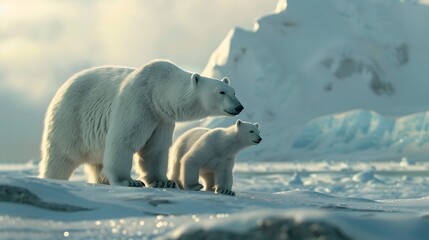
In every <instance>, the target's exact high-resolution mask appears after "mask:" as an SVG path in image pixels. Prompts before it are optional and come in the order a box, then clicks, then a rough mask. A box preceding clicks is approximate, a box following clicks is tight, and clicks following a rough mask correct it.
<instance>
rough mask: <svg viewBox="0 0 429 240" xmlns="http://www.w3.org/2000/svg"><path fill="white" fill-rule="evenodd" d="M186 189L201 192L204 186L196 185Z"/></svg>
mask: <svg viewBox="0 0 429 240" xmlns="http://www.w3.org/2000/svg"><path fill="white" fill-rule="evenodd" d="M186 189H189V190H194V191H200V190H201V189H203V185H201V184H199V183H197V184H194V185H191V186H189V187H187V188H186Z"/></svg>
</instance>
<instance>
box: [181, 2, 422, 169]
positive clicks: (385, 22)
mask: <svg viewBox="0 0 429 240" xmlns="http://www.w3.org/2000/svg"><path fill="white" fill-rule="evenodd" d="M286 6H287V8H286ZM276 12H277V13H275V14H273V15H269V16H266V17H263V18H261V19H259V20H258V21H257V23H256V24H255V28H254V30H253V31H246V30H243V29H240V28H235V29H233V30H231V32H230V33H229V34H228V35H227V36H226V38H225V39H224V41H223V42H222V43H221V44H220V45H219V47H218V49H217V50H216V51H215V52H214V53H213V54H212V56H211V58H210V60H209V62H208V64H207V66H206V68H205V71H204V73H205V74H208V75H210V76H215V77H221V76H229V77H230V78H231V80H232V85H233V86H234V87H235V88H236V90H237V96H238V97H239V98H240V99H241V100H242V102H243V105H244V107H245V111H243V113H242V114H240V116H239V117H240V118H242V119H244V120H249V121H259V122H260V123H261V126H262V134H263V135H265V137H264V142H263V144H262V145H260V146H259V148H254V149H249V150H246V151H247V152H248V153H243V154H242V155H240V157H239V159H240V160H245V159H249V158H252V159H255V158H257V159H258V160H259V161H270V160H276V161H277V160H284V159H285V158H284V156H287V155H288V153H290V152H296V151H295V150H297V148H298V149H303V150H305V151H306V152H305V153H303V157H305V156H306V153H307V152H308V151H309V150H314V149H315V148H317V147H319V148H320V147H321V144H320V143H317V141H321V140H323V139H325V137H327V135H326V134H330V135H329V136H328V137H329V139H328V142H325V143H324V144H325V146H324V147H325V149H318V152H317V154H318V153H319V152H320V153H324V152H332V151H337V150H338V149H339V146H340V145H342V146H341V149H342V150H341V151H343V152H344V151H356V150H367V149H370V148H371V149H382V150H383V151H385V149H386V148H387V147H388V146H389V145H395V144H396V143H397V141H398V140H399V139H406V138H407V139H408V140H409V139H410V138H414V139H413V140H411V141H412V142H416V144H417V146H418V147H420V148H423V147H424V145H425V144H424V143H425V142H424V141H426V139H427V136H428V135H427V134H428V132H427V126H426V117H425V116H426V114H425V113H423V112H424V111H426V110H427V109H429V102H428V95H427V89H429V81H428V76H429V68H428V65H427V56H429V48H428V47H427V45H428V43H429V31H427V30H426V29H427V23H428V22H429V6H427V5H424V4H420V3H418V2H415V1H399V0H398V1H396V0H395V1H391V0H361V1H345V0H326V1H318V0H290V1H288V2H287V3H286V1H285V0H280V1H279V4H278V7H277V10H276ZM354 109H364V110H368V111H358V112H351V113H345V114H339V115H332V114H337V113H342V112H345V111H351V110H354ZM417 112H422V113H419V114H417V115H410V116H408V117H404V118H399V117H402V116H405V115H409V114H414V113H417ZM377 113H378V114H381V115H380V116H379V115H378V114H377ZM325 115H330V116H327V117H326V118H319V117H321V116H325ZM354 116H355V117H356V118H355V119H352V118H353V117H354ZM315 118H317V119H315ZM340 118H342V120H339V121H338V124H343V126H336V125H335V124H337V122H332V124H333V125H332V126H327V121H330V120H329V119H337V120H338V119H340ZM378 118H380V119H383V121H381V122H379V119H378ZM393 118H399V119H398V120H396V121H395V119H393ZM389 119H390V120H389ZM407 119H409V120H410V122H407ZM418 119H420V120H418ZM310 120H311V122H309V121H310ZM319 120H320V121H321V122H317V121H319ZM231 121H232V120H230V119H228V118H224V119H215V118H211V119H208V120H206V121H204V122H201V123H199V124H201V125H206V126H218V125H226V124H228V123H231ZM419 121H420V123H421V125H415V124H419ZM346 122H350V124H353V125H354V129H349V130H347V131H348V132H347V136H345V135H343V133H341V131H345V130H344V127H345V126H346ZM347 124H348V123H347ZM384 124H386V125H384ZM393 125H394V126H393ZM399 125H401V126H403V127H400V126H399ZM186 126H187V125H186V124H184V127H183V128H186ZM370 126H371V129H368V132H366V131H365V128H366V127H370ZM377 126H378V127H377ZM359 128H363V131H360V130H359V131H357V130H358V129H359ZM390 128H394V129H390ZM408 128H412V129H413V131H412V132H407V131H406V130H407V129H408ZM401 129H402V130H401ZM182 131H183V129H181V128H178V133H177V134H180V133H181V132H182ZM318 132H320V135H318V134H317V133H318ZM418 132H419V133H418ZM384 133H386V134H385V135H383V134H384ZM334 134H338V138H336V137H335V136H333V135H334ZM362 135H367V136H362ZM416 136H417V137H418V138H417V139H415V137H416ZM305 137H308V138H312V139H309V141H310V142H308V141H307V140H305V139H303V138H305ZM386 137H391V138H392V139H386ZM350 138H352V139H350ZM356 139H360V140H359V141H360V143H358V142H356ZM349 140H353V141H354V142H353V143H351V144H352V145H351V146H349V142H348V141H349ZM379 140H380V141H379ZM408 140H407V141H408ZM420 140H422V141H423V142H422V143H420V142H419V141H420ZM389 141H390V143H389ZM304 142H305V143H304ZM332 145H334V146H333V147H334V148H333V149H331V146H332ZM336 146H338V148H337V147H336ZM407 147H408V148H410V147H411V146H407ZM280 148H281V149H280ZM395 148H396V149H397V148H398V147H395ZM420 150H421V151H426V152H427V150H425V149H420ZM310 155H315V153H314V152H312V153H310ZM282 156H283V157H282Z"/></svg>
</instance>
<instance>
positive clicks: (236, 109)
mask: <svg viewBox="0 0 429 240" xmlns="http://www.w3.org/2000/svg"><path fill="white" fill-rule="evenodd" d="M243 109H244V107H243V106H241V105H240V106H238V107H236V108H235V111H236V112H238V113H239V112H241V111H243Z"/></svg>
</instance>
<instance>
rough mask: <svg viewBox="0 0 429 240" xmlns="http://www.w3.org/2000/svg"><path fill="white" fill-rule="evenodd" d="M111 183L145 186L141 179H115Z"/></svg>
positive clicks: (126, 185) (125, 185)
mask: <svg viewBox="0 0 429 240" xmlns="http://www.w3.org/2000/svg"><path fill="white" fill-rule="evenodd" d="M111 185H118V186H124V187H144V186H145V184H144V183H143V182H142V181H140V180H133V179H130V180H122V181H117V182H114V183H113V184H111Z"/></svg>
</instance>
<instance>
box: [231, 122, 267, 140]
mask: <svg viewBox="0 0 429 240" xmlns="http://www.w3.org/2000/svg"><path fill="white" fill-rule="evenodd" d="M235 127H236V128H237V137H238V138H239V139H240V142H241V143H242V144H243V145H255V144H259V143H260V142H261V141H262V138H261V136H260V135H259V134H260V132H259V123H249V122H244V121H241V120H240V119H239V120H237V121H236V122H235Z"/></svg>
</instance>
